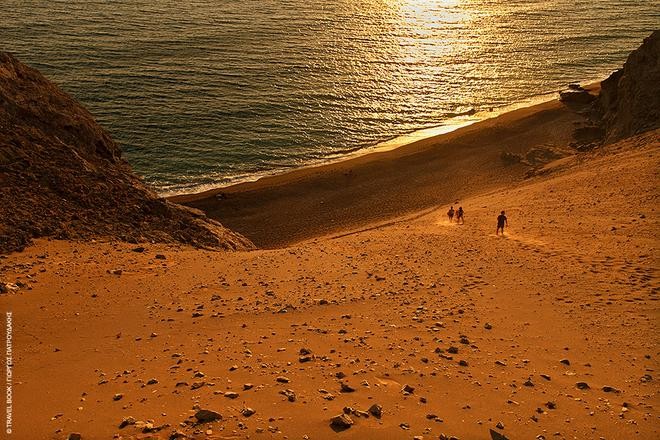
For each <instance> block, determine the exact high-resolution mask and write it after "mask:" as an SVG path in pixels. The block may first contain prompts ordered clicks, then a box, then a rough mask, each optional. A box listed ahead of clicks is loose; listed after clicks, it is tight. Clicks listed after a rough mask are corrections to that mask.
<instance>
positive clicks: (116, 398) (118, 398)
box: [112, 393, 124, 402]
mask: <svg viewBox="0 0 660 440" xmlns="http://www.w3.org/2000/svg"><path fill="white" fill-rule="evenodd" d="M123 397H124V395H123V394H121V393H117V394H115V395H114V396H112V400H114V401H115V402H116V401H118V400H121V399H122V398H123Z"/></svg>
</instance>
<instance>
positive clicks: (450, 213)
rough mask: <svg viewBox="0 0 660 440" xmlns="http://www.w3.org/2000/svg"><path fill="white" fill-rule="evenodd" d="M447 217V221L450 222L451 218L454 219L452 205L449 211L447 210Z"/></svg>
mask: <svg viewBox="0 0 660 440" xmlns="http://www.w3.org/2000/svg"><path fill="white" fill-rule="evenodd" d="M447 217H449V223H451V222H452V220H454V207H453V206H452V207H451V208H449V211H447Z"/></svg>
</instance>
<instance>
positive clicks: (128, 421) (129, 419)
mask: <svg viewBox="0 0 660 440" xmlns="http://www.w3.org/2000/svg"><path fill="white" fill-rule="evenodd" d="M129 425H135V417H132V416H128V417H124V418H123V419H122V421H121V423H120V424H119V429H122V428H125V427H127V426H129Z"/></svg>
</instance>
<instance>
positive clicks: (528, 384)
mask: <svg viewBox="0 0 660 440" xmlns="http://www.w3.org/2000/svg"><path fill="white" fill-rule="evenodd" d="M523 385H525V386H526V387H533V386H534V382H532V379H527V380H526V381H525V382H523Z"/></svg>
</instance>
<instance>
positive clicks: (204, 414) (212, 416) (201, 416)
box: [195, 409, 222, 423]
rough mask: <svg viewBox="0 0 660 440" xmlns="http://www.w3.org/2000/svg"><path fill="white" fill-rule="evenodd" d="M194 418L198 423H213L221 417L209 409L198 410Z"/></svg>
mask: <svg viewBox="0 0 660 440" xmlns="http://www.w3.org/2000/svg"><path fill="white" fill-rule="evenodd" d="M195 418H196V419H197V421H198V422H199V423H208V422H213V421H214V420H221V419H222V415H220V413H217V412H215V411H211V410H210V409H200V410H199V411H197V412H196V413H195Z"/></svg>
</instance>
